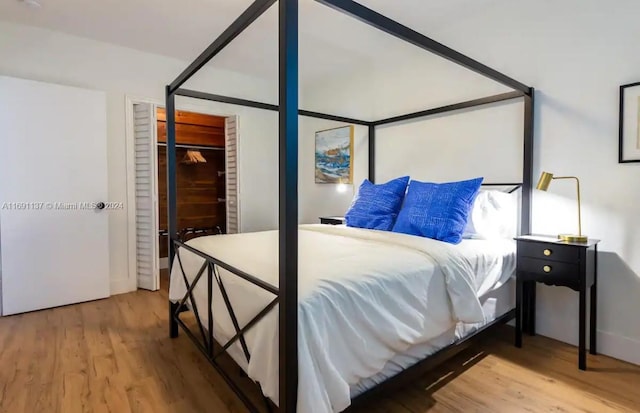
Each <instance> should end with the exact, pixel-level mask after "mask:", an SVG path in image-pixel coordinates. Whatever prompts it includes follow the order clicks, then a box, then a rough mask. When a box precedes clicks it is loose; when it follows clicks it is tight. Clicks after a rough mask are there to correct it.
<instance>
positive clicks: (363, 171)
mask: <svg viewBox="0 0 640 413" xmlns="http://www.w3.org/2000/svg"><path fill="white" fill-rule="evenodd" d="M344 125H345V124H344V123H338V122H333V121H327V120H323V119H315V118H307V117H301V118H300V141H299V147H298V154H299V158H298V159H299V163H300V164H299V171H300V172H299V173H300V175H299V178H298V179H299V184H298V191H299V194H298V195H299V198H300V210H299V221H300V223H306V224H308V223H317V222H319V221H318V217H321V216H332V215H339V216H341V215H344V213H345V212H346V211H347V209H348V208H349V205H351V201H352V199H353V195H354V193H355V192H356V191H357V189H358V186H359V185H360V183H361V182H362V181H363V180H364V179H365V178H367V176H368V173H369V170H368V169H369V165H368V162H369V160H368V159H369V158H368V151H369V145H368V128H367V127H366V126H357V125H356V126H355V131H354V140H353V141H354V154H353V162H354V166H353V185H333V184H316V183H315V155H314V154H315V133H316V132H317V131H321V130H325V129H330V128H336V127H339V126H344ZM339 190H342V191H344V192H340V191H339Z"/></svg>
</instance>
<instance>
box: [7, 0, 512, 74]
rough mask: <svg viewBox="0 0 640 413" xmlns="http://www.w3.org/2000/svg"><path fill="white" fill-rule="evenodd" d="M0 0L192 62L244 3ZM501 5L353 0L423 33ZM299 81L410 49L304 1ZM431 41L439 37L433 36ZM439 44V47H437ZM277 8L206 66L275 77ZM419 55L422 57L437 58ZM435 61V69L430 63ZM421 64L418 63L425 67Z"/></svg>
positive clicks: (37, 21) (40, 17)
mask: <svg viewBox="0 0 640 413" xmlns="http://www.w3.org/2000/svg"><path fill="white" fill-rule="evenodd" d="M38 1H39V2H40V3H41V4H42V7H41V8H36V9H34V8H30V7H28V6H26V5H25V4H24V3H22V2H21V1H19V0H0V19H1V20H7V21H11V22H15V23H22V24H27V25H32V26H38V27H43V28H48V29H52V30H56V31H62V32H66V33H69V34H73V35H77V36H82V37H87V38H91V39H95V40H100V41H104V42H108V43H113V44H117V45H121V46H125V47H129V48H133V49H138V50H141V51H146V52H150V53H155V54H161V55H165V56H169V57H174V58H178V59H181V60H184V61H192V60H193V59H194V58H195V57H196V56H197V55H198V54H199V53H200V52H201V51H202V50H204V49H205V48H206V47H207V46H208V45H209V44H210V43H211V42H212V41H213V40H214V39H215V37H216V36H217V35H218V34H220V33H221V32H222V31H223V30H224V29H225V28H226V27H227V26H228V25H229V24H230V23H231V22H232V21H233V20H234V19H235V18H236V17H237V16H238V15H240V13H242V11H243V10H245V9H246V8H247V7H248V5H249V4H250V3H251V0H179V1H177V0H38ZM504 1H507V0H429V1H426V0H395V1H389V0H361V1H360V2H361V3H362V4H364V5H366V6H367V7H370V8H372V9H374V10H376V11H379V12H381V13H383V14H385V15H387V16H389V17H391V18H393V19H395V20H397V21H399V22H401V23H403V24H406V25H408V26H410V27H412V28H414V29H416V30H418V31H420V32H422V33H425V34H427V35H434V33H437V32H438V31H441V30H442V29H443V28H445V27H446V26H447V25H450V24H451V23H452V22H455V21H461V20H462V19H464V18H469V17H472V16H474V15H475V14H478V13H481V12H482V11H483V10H485V9H487V8H488V7H490V6H495V5H496V3H499V2H504ZM300 9H301V11H300V29H301V30H300V69H301V73H300V77H301V82H302V83H306V82H317V81H319V80H322V79H324V78H327V77H329V76H332V75H336V74H343V73H345V72H352V71H354V70H358V68H362V67H363V66H366V65H372V66H385V65H389V63H390V62H400V61H402V59H404V58H410V57H412V56H415V55H416V54H420V53H417V52H416V49H415V48H414V47H413V46H411V45H408V44H405V43H403V42H401V41H399V40H397V39H394V38H392V37H391V36H388V35H386V34H384V33H382V32H379V31H377V30H375V29H373V28H370V27H368V26H365V25H364V24H362V23H359V22H357V21H355V20H354V19H352V18H350V17H348V16H345V15H343V14H341V13H338V12H336V11H334V10H331V9H329V8H327V7H325V6H322V5H320V4H318V3H316V2H315V1H312V0H301V1H300ZM436 40H439V39H437V38H436ZM445 43H446V42H445ZM277 50H278V49H277V7H272V8H271V9H270V10H269V11H267V12H266V13H265V15H263V16H262V17H261V18H260V19H259V20H258V21H256V22H255V23H254V24H253V25H251V26H250V27H249V28H248V29H247V30H246V31H245V32H244V33H242V34H241V35H240V37H239V38H238V39H236V40H235V41H234V42H233V43H232V44H231V45H230V46H229V47H227V48H226V49H225V50H224V51H223V52H222V53H221V54H220V55H219V56H217V57H216V58H215V59H214V61H213V62H212V63H211V64H212V65H214V66H216V67H220V68H226V69H230V70H234V71H237V72H241V73H245V74H249V75H253V76H257V77H261V78H266V79H273V80H275V79H276V74H277V56H278V54H277ZM422 54H423V55H426V56H425V57H424V59H425V60H424V64H425V65H428V64H429V59H431V60H432V61H433V60H434V59H437V60H440V58H438V57H436V56H432V55H429V54H427V53H422ZM438 64H442V63H441V62H438ZM425 67H426V66H425Z"/></svg>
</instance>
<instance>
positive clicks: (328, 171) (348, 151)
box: [315, 125, 354, 184]
mask: <svg viewBox="0 0 640 413" xmlns="http://www.w3.org/2000/svg"><path fill="white" fill-rule="evenodd" d="M353 131H354V127H353V125H350V126H344V127H340V128H334V129H327V130H323V131H320V132H316V163H315V166H316V168H315V171H316V183H317V184H352V183H353Z"/></svg>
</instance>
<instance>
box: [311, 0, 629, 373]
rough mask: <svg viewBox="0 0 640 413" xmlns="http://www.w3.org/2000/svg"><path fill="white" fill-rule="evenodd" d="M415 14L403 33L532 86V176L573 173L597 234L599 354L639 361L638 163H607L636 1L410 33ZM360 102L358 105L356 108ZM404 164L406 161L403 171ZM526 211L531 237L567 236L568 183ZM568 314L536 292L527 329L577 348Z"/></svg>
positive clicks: (591, 0) (573, 4)
mask: <svg viewBox="0 0 640 413" xmlns="http://www.w3.org/2000/svg"><path fill="white" fill-rule="evenodd" d="M388 7H392V6H391V5H389V6H388ZM419 15H420V12H419V11H415V12H414V13H412V16H414V22H413V23H415V24H414V26H413V27H414V28H416V29H418V30H421V31H423V32H424V33H425V34H427V35H429V36H432V37H433V38H435V39H436V40H438V41H441V42H443V43H445V44H446V45H448V46H450V47H453V48H455V49H457V50H459V51H461V52H463V53H465V54H467V55H469V56H471V57H474V58H476V59H478V60H480V61H481V62H483V63H485V64H488V65H489V66H492V67H494V68H496V69H498V70H500V71H503V72H504V73H507V74H509V75H511V76H513V77H515V78H516V79H518V80H520V81H522V82H524V83H526V84H529V85H531V86H534V87H536V89H537V96H536V106H535V109H536V120H535V127H536V131H535V154H534V174H535V175H536V177H537V176H538V175H539V173H540V172H541V171H542V170H547V171H550V172H554V173H556V174H559V175H577V176H579V177H580V178H581V181H582V195H583V231H584V232H585V233H586V234H588V235H590V236H592V237H594V238H600V239H602V242H601V244H600V255H599V276H600V287H599V309H598V317H599V319H598V339H599V343H600V344H599V350H600V351H601V352H602V353H605V354H609V355H611V356H614V357H617V358H621V359H625V360H628V361H632V362H635V363H640V321H638V315H639V314H640V299H639V298H640V275H639V274H640V254H637V251H639V250H640V218H639V215H638V212H637V205H639V204H640V180H639V179H638V177H639V176H640V175H639V174H640V164H627V165H621V164H618V163H617V150H618V135H617V132H618V129H617V127H618V87H619V85H621V84H625V83H630V82H634V81H639V80H640V54H639V53H638V52H637V41H636V39H638V38H639V37H640V26H638V24H637V21H636V20H637V16H638V15H640V3H638V2H637V1H634V0H619V1H616V2H615V5H614V4H613V3H611V2H603V1H599V0H564V1H561V2H558V1H552V0H542V1H536V2H531V1H525V0H515V1H501V2H495V4H494V5H493V6H489V7H486V8H484V9H483V10H482V11H481V12H479V13H476V14H474V16H472V17H470V18H467V19H465V20H457V21H451V22H449V23H448V24H447V25H446V26H445V25H442V26H441V27H439V28H437V29H436V32H434V31H432V29H431V28H429V27H419V24H420V22H419V18H418V16H419ZM407 23H408V24H411V22H407ZM416 25H417V26H416ZM398 65H399V66H402V65H401V64H400V63H398ZM410 65H411V63H407V64H405V65H404V66H405V67H406V66H410ZM404 72H406V71H404ZM404 72H403V73H404ZM416 76H418V74H416ZM416 76H414V77H411V76H406V75H403V76H402V77H401V78H396V79H395V81H396V82H398V81H399V82H403V83H406V84H407V85H410V84H412V83H413V82H414V81H416ZM421 76H430V77H440V76H441V77H442V78H443V79H445V80H444V81H443V82H444V84H447V82H449V80H447V76H448V73H444V72H438V71H430V72H424V73H422V74H421ZM360 78H362V76H360ZM369 79H370V80H373V81H374V83H372V85H375V84H378V83H382V82H384V79H382V78H377V79H376V74H375V73H374V74H370V75H369ZM349 82H351V83H352V84H353V85H357V84H359V83H358V82H359V79H350V80H348V81H344V80H342V81H338V82H337V83H336V84H339V85H340V89H336V90H332V89H331V88H328V87H327V86H323V88H322V90H317V91H316V96H317V97H318V99H319V100H321V101H326V99H327V96H329V95H331V94H332V93H336V94H339V93H345V94H349V93H351V94H354V95H355V91H354V90H346V91H345V87H347V86H348V84H349ZM466 87H467V90H468V91H469V92H470V91H473V90H476V89H478V90H479V86H478V88H476V85H475V84H474V83H470V84H468V85H466ZM438 93H440V92H438ZM407 97H410V95H407ZM369 100H371V98H370V97H369ZM338 101H339V99H338ZM376 101H377V102H378V105H377V106H381V104H380V103H379V102H383V104H386V105H388V106H389V107H393V106H394V105H403V104H405V102H403V101H402V100H400V98H399V97H397V96H396V97H394V96H393V95H392V94H389V95H384V96H379V97H378V98H377V99H376ZM361 104H362V105H366V102H361ZM353 107H354V103H353V102H349V104H348V105H347V108H353ZM360 110H362V111H367V110H368V111H370V112H372V113H373V112H375V111H376V110H379V109H377V108H375V107H374V108H372V107H371V106H369V107H366V106H365V107H361V108H360ZM388 110H393V109H388ZM353 115H356V114H355V113H353ZM462 119H464V118H461V117H451V118H450V120H451V121H452V123H451V128H452V130H460V129H461V128H462V129H464V128H467V129H471V128H473V126H471V125H475V123H473V124H471V123H470V124H469V125H467V126H466V127H461V126H460V125H459V124H457V123H458V122H461V121H462V122H466V121H463V120H462ZM470 119H471V118H470ZM441 121H442V119H440V120H439V122H441ZM469 121H470V120H469ZM493 121H494V122H507V123H508V124H507V127H508V128H509V127H513V128H514V129H513V133H514V134H516V133H519V131H520V130H519V129H516V125H515V124H512V123H511V122H512V120H511V119H507V118H506V117H505V118H504V119H494V120H493ZM426 125H427V123H425V127H426ZM429 128H431V129H426V128H425V129H424V131H433V130H437V131H440V132H443V131H444V129H443V128H444V125H443V124H440V125H439V126H437V127H431V126H429ZM481 128H486V125H484V126H482V127H481ZM487 130H490V129H487ZM390 131H393V133H394V134H396V135H398V134H400V135H401V134H410V135H412V137H411V138H408V140H409V141H410V142H411V141H413V140H415V139H416V134H418V133H420V132H419V131H418V130H417V129H415V126H414V127H413V129H407V128H404V129H402V128H391V129H390ZM480 132H482V130H480ZM413 143H414V144H415V142H413ZM432 143H433V142H431V141H430V142H428V143H425V145H426V146H425V148H424V151H427V150H431V151H434V152H436V153H447V152H449V153H447V155H446V157H447V158H448V157H449V156H451V155H454V154H452V153H451V152H452V151H451V147H450V143H449V142H448V141H447V142H444V141H441V142H440V144H439V145H434V146H431V144H432ZM416 150H417V148H416ZM377 153H378V156H379V157H381V158H380V161H379V162H385V163H386V165H385V168H389V169H388V170H389V171H392V173H390V175H398V174H399V172H400V169H402V168H401V166H402V164H409V162H406V158H405V157H398V158H397V159H395V163H393V162H392V161H390V160H389V159H391V158H388V159H387V160H385V161H383V160H382V159H383V158H382V157H384V156H385V154H384V153H382V152H380V151H378V152H377ZM407 153H410V152H407ZM483 156H486V154H483ZM443 157H444V156H443ZM416 158H418V157H417V156H414V158H412V159H411V165H413V163H414V162H415V161H416ZM470 160H471V158H470V157H468V156H463V157H459V158H454V159H452V160H451V162H456V163H457V164H458V165H459V164H464V163H465V162H468V161H470ZM501 162H503V161H502V160H501V159H498V158H496V157H491V156H489V157H487V166H488V168H495V165H494V164H495V163H501ZM390 163H391V164H390ZM394 168H395V169H394ZM380 173H381V174H385V173H387V172H383V171H380ZM533 214H534V216H533V229H534V232H537V233H547V234H557V233H560V232H575V231H576V227H577V219H576V211H575V187H574V186H572V185H570V184H569V183H563V182H562V181H559V182H554V183H553V185H552V186H551V188H550V192H549V193H542V192H539V191H535V194H534V199H533ZM577 314H578V296H577V293H574V292H572V291H570V290H568V289H562V288H557V287H546V286H542V285H540V286H538V310H537V316H538V321H537V328H538V331H539V333H540V334H543V335H546V336H550V337H554V338H557V339H559V340H562V341H566V342H569V343H573V344H575V343H577V336H578V333H577V332H578V318H577ZM525 345H526V342H525Z"/></svg>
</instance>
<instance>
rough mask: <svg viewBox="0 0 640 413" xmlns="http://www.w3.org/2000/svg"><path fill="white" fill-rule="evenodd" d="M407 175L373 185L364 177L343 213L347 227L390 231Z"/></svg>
mask: <svg viewBox="0 0 640 413" xmlns="http://www.w3.org/2000/svg"><path fill="white" fill-rule="evenodd" d="M408 183H409V177H408V176H403V177H402V178H396V179H394V180H393V181H389V182H387V183H386V184H380V185H375V184H372V183H371V181H369V180H368V179H365V180H364V182H362V185H360V189H359V190H358V195H357V196H356V198H355V199H354V200H353V203H352V204H351V207H350V208H349V210H348V211H347V213H346V214H345V220H346V223H347V226H348V227H356V228H367V229H377V230H381V231H391V229H392V228H393V224H394V222H396V218H397V217H398V212H399V211H400V208H401V207H402V201H403V200H404V194H405V192H406V190H407V184H408Z"/></svg>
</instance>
